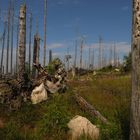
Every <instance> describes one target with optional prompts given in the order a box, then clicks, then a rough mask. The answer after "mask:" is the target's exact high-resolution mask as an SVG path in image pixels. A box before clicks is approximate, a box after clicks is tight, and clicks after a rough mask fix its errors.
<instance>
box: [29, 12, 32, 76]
mask: <svg viewBox="0 0 140 140" xmlns="http://www.w3.org/2000/svg"><path fill="white" fill-rule="evenodd" d="M31 38H32V13H31V14H30V31H29V74H30V72H31Z"/></svg>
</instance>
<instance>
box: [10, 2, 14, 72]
mask: <svg viewBox="0 0 140 140" xmlns="http://www.w3.org/2000/svg"><path fill="white" fill-rule="evenodd" d="M11 13H12V14H11V15H12V27H11V74H13V34H14V2H12V10H11Z"/></svg>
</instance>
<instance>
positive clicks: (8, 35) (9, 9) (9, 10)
mask: <svg viewBox="0 0 140 140" xmlns="http://www.w3.org/2000/svg"><path fill="white" fill-rule="evenodd" d="M10 17H11V2H10V5H9V8H8V32H7V50H6V51H7V52H6V74H8V70H9V42H10Z"/></svg>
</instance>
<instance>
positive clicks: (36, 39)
mask: <svg viewBox="0 0 140 140" xmlns="http://www.w3.org/2000/svg"><path fill="white" fill-rule="evenodd" d="M39 48H40V36H39V35H38V34H36V35H35V36H34V50H33V64H36V65H38V64H39ZM36 75H37V71H36V69H35V68H34V67H33V73H32V77H33V78H35V77H36Z"/></svg>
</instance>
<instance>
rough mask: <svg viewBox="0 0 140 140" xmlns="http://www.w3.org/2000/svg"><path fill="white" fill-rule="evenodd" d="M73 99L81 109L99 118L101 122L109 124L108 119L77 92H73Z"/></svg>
mask: <svg viewBox="0 0 140 140" xmlns="http://www.w3.org/2000/svg"><path fill="white" fill-rule="evenodd" d="M75 99H76V102H77V103H78V105H79V106H80V107H81V109H83V110H84V111H86V112H88V113H89V114H90V115H91V116H93V117H96V118H98V119H99V120H101V122H103V123H105V124H109V122H108V120H107V119H106V118H105V117H104V116H102V115H101V113H100V112H99V111H97V110H96V109H95V107H94V106H92V105H90V104H89V103H88V102H87V101H86V100H85V99H84V98H83V97H81V96H80V95H79V94H75Z"/></svg>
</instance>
